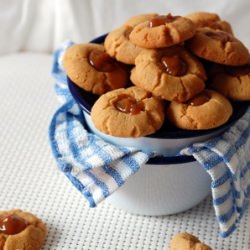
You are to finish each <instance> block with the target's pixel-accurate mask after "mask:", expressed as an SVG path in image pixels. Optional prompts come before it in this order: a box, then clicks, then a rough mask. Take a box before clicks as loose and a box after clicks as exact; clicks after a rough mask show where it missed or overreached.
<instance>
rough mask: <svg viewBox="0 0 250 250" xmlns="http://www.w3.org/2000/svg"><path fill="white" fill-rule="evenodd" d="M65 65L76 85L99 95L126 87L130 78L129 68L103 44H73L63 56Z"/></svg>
mask: <svg viewBox="0 0 250 250" xmlns="http://www.w3.org/2000/svg"><path fill="white" fill-rule="evenodd" d="M63 66H64V69H65V71H66V73H67V75H68V77H69V78H70V79H71V80H72V81H73V82H74V83H75V84H76V85H78V86H79V87H81V88H83V89H84V90H86V91H89V92H92V93H94V94H97V95H101V94H103V93H106V92H107V91H110V90H112V89H117V88H122V87H125V86H126V84H127V83H128V79H129V72H128V70H127V69H126V68H125V67H124V65H123V64H121V63H119V62H117V61H116V60H115V59H113V58H111V57H110V56H109V55H108V54H107V53H106V51H105V48H104V46H103V45H101V44H94V43H86V44H75V45H72V46H71V47H69V48H68V49H67V50H66V52H65V54H64V56H63Z"/></svg>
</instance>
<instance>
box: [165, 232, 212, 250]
mask: <svg viewBox="0 0 250 250" xmlns="http://www.w3.org/2000/svg"><path fill="white" fill-rule="evenodd" d="M169 250H212V248H211V247H210V246H208V245H206V244H204V243H202V242H200V240H199V239H198V238H197V237H196V236H194V235H192V234H189V233H179V234H176V235H175V236H174V237H173V238H172V239H171V241H170V248H169Z"/></svg>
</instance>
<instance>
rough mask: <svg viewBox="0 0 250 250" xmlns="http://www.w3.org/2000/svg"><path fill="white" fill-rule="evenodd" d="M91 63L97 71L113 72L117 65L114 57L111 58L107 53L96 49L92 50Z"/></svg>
mask: <svg viewBox="0 0 250 250" xmlns="http://www.w3.org/2000/svg"><path fill="white" fill-rule="evenodd" d="M89 63H90V65H92V66H93V67H94V68H95V69H96V70H97V71H101V72H111V71H113V70H114V69H115V67H116V63H115V61H114V59H113V58H111V57H110V56H109V55H108V54H107V53H105V52H102V51H99V50H94V51H91V52H90V54H89Z"/></svg>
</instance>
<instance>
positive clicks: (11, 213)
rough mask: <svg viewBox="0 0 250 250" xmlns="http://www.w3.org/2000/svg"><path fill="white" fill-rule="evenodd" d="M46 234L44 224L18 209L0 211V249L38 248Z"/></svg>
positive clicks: (36, 249) (24, 249) (21, 249)
mask: <svg viewBox="0 0 250 250" xmlns="http://www.w3.org/2000/svg"><path fill="white" fill-rule="evenodd" d="M46 235H47V228H46V226H45V224H44V223H43V222H42V221H41V220H40V219H39V218H37V217H36V216H34V215H33V214H31V213H28V212H24V211H22V210H19V209H14V210H8V211H0V249H7V250H14V249H20V250H26V249H32V250H38V249H40V248H41V246H42V245H43V243H44V241H45V237H46Z"/></svg>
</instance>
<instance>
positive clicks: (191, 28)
mask: <svg viewBox="0 0 250 250" xmlns="http://www.w3.org/2000/svg"><path fill="white" fill-rule="evenodd" d="M194 34H195V25H194V24H193V22H192V21H191V20H190V19H188V18H185V17H181V16H172V15H171V14H168V15H157V16H156V17H154V18H152V19H151V20H148V21H145V22H143V23H139V24H138V25H136V26H135V27H134V28H133V30H132V31H131V33H130V35H129V39H130V41H131V42H132V43H134V44H136V45H138V46H140V47H143V48H148V49H155V48H164V47H170V46H173V45H175V44H180V43H182V42H183V41H185V40H187V39H189V38H191V37H192V36H194Z"/></svg>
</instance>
